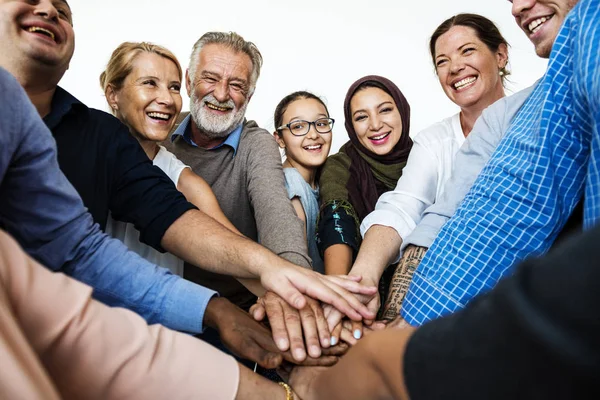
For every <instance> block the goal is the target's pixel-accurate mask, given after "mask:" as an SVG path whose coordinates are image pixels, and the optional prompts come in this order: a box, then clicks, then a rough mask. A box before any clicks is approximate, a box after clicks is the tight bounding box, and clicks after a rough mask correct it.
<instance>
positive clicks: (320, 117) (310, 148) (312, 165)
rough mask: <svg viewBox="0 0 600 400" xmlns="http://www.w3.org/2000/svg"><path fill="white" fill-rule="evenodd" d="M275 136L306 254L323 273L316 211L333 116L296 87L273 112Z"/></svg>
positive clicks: (317, 98)
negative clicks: (301, 223) (303, 230)
mask: <svg viewBox="0 0 600 400" xmlns="http://www.w3.org/2000/svg"><path fill="white" fill-rule="evenodd" d="M273 119H274V121H275V127H276V130H275V133H274V136H275V139H276V140H277V143H278V144H279V147H281V148H282V149H284V150H285V155H286V159H285V161H284V163H283V168H284V169H283V171H284V173H285V185H286V188H287V191H288V196H289V198H290V200H291V201H292V205H293V206H294V209H295V210H296V213H297V214H298V217H299V218H300V219H301V220H303V221H304V224H305V226H306V239H307V244H308V254H309V255H310V257H311V259H312V262H313V268H314V270H315V271H318V272H321V273H324V267H323V260H322V258H321V256H320V255H319V250H318V248H317V242H316V237H315V235H316V220H317V215H318V213H319V186H318V184H317V181H318V175H319V171H320V169H321V166H322V165H323V164H324V163H325V160H326V159H327V156H328V155H329V149H330V147H331V136H332V133H331V130H332V129H333V123H334V120H333V119H332V118H330V117H329V111H328V110H327V106H326V105H325V103H324V102H323V101H322V100H321V99H320V98H319V97H318V96H315V95H314V94H312V93H309V92H305V91H299V92H294V93H292V94H289V95H287V96H286V97H284V98H283V99H282V100H281V101H280V102H279V104H278V105H277V108H276V109H275V115H274V118H273Z"/></svg>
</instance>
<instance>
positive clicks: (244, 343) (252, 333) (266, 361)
mask: <svg viewBox="0 0 600 400" xmlns="http://www.w3.org/2000/svg"><path fill="white" fill-rule="evenodd" d="M205 323H206V325H208V326H210V327H212V328H214V329H216V330H217V331H218V332H219V336H220V338H221V341H222V342H223V344H224V345H225V346H226V347H227V348H228V349H229V350H231V352H233V353H234V354H235V355H237V356H239V357H242V358H245V359H248V360H251V361H254V362H257V363H258V364H259V365H260V366H262V367H263V368H268V369H272V368H277V367H278V366H280V365H281V363H282V362H283V361H288V362H292V363H294V364H301V365H306V366H315V365H317V366H318V365H320V366H331V365H333V364H335V363H336V362H337V360H338V357H339V356H341V355H343V354H344V353H345V352H346V351H347V350H348V346H344V345H342V346H335V347H331V348H329V349H325V350H324V351H323V352H320V353H319V355H318V356H316V357H312V356H311V357H306V356H305V357H304V358H303V359H302V360H298V359H296V358H295V357H294V356H292V352H291V351H287V349H284V350H283V351H281V350H280V349H279V348H278V347H277V346H276V345H275V342H274V341H273V338H272V336H271V332H270V331H269V330H268V329H267V328H266V327H265V326H263V325H262V324H260V323H258V322H256V321H255V320H254V319H252V318H251V317H250V315H248V314H247V313H246V312H244V311H243V310H242V309H240V308H239V307H237V306H235V305H234V304H232V303H231V302H229V301H228V300H227V299H224V298H220V297H217V298H213V299H211V301H210V302H209V304H208V307H207V308H206V314H205Z"/></svg>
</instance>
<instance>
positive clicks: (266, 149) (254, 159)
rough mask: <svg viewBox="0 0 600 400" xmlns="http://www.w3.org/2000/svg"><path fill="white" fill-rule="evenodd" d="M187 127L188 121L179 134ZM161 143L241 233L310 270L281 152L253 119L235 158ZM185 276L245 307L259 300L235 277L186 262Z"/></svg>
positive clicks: (221, 151)
mask: <svg viewBox="0 0 600 400" xmlns="http://www.w3.org/2000/svg"><path fill="white" fill-rule="evenodd" d="M189 123H191V119H190V118H189V117H187V118H186V119H185V120H184V121H183V122H182V124H181V126H180V127H179V128H178V132H180V131H182V130H184V129H186V128H187V127H188V125H189ZM163 145H164V146H165V147H166V148H167V149H168V150H169V151H170V152H172V153H173V154H175V155H176V156H177V158H179V159H180V160H181V161H183V162H184V163H185V164H187V165H189V166H190V167H191V168H192V170H193V171H194V172H195V173H196V174H198V175H200V176H201V177H202V178H204V179H205V180H206V181H207V182H208V184H209V185H210V186H211V187H212V190H213V191H214V193H215V196H216V197H217V200H218V201H219V205H220V206H221V209H222V210H223V212H224V213H225V215H226V216H227V218H229V220H230V221H231V222H232V223H233V225H234V226H235V227H236V228H237V229H239V231H240V232H241V233H242V234H244V235H245V236H247V237H248V238H250V239H252V240H255V241H257V242H259V243H260V244H262V245H263V246H265V247H267V248H268V249H270V250H271V251H273V252H274V253H276V254H278V255H279V256H281V257H283V258H285V259H287V260H289V261H291V262H293V263H294V264H298V265H300V266H303V267H306V268H311V261H310V257H309V256H308V250H307V246H306V241H305V240H304V226H303V224H302V221H301V220H300V219H299V218H298V217H297V216H296V212H295V211H294V208H293V207H292V204H291V202H290V200H289V199H288V196H287V192H286V189H285V183H284V175H283V168H282V166H281V156H280V154H279V148H278V147H277V143H276V142H275V140H274V138H273V136H272V135H271V134H270V133H269V132H267V131H266V130H264V129H262V128H259V127H258V125H257V124H256V122H254V121H245V122H244V127H243V130H242V133H241V136H240V142H239V146H238V148H237V152H235V154H234V150H233V148H231V147H229V146H221V147H219V148H216V149H212V150H206V149H203V148H200V147H194V146H191V145H189V144H188V143H187V142H186V141H185V140H184V138H182V137H181V136H177V137H175V139H174V140H173V142H171V140H167V141H165V143H163ZM184 277H185V278H186V279H190V280H192V281H193V282H196V283H200V284H202V285H204V286H206V287H209V288H212V289H213V290H216V291H218V292H219V293H220V294H221V295H222V296H224V297H227V298H228V299H229V300H231V301H232V302H233V303H235V304H237V305H238V306H240V307H242V308H246V309H247V308H248V307H249V306H250V305H251V303H252V302H253V301H254V299H255V297H254V296H253V295H252V294H251V293H250V292H249V291H248V290H247V289H246V288H245V287H244V286H242V285H241V284H240V283H239V282H238V281H237V280H235V279H234V278H232V277H229V276H225V275H219V274H214V273H210V272H208V271H203V270H200V269H199V268H197V267H195V266H192V265H188V264H187V263H186V265H185V267H184Z"/></svg>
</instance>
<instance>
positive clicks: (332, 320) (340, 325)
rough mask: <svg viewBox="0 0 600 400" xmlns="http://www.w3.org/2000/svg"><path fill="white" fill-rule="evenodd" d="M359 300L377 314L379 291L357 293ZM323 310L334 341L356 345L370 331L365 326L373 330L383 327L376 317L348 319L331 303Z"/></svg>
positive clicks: (372, 312) (365, 282) (373, 313)
mask: <svg viewBox="0 0 600 400" xmlns="http://www.w3.org/2000/svg"><path fill="white" fill-rule="evenodd" d="M362 283H363V284H367V285H369V284H370V285H372V286H377V285H376V284H374V283H373V282H371V281H366V280H365V281H363V282H362ZM355 297H356V298H357V300H358V301H360V302H361V303H362V304H364V305H365V306H366V307H367V309H368V310H369V312H370V313H371V314H372V315H376V314H377V311H378V310H379V306H380V305H381V302H380V296H379V292H377V291H376V292H375V293H373V294H371V295H367V294H355ZM323 312H324V314H325V318H327V326H328V328H329V330H330V332H331V337H332V343H338V342H339V341H340V340H342V341H344V342H346V343H348V344H350V345H354V344H356V341H357V340H358V339H360V338H361V337H363V335H364V334H365V333H366V332H368V330H365V326H364V325H367V327H369V328H371V330H373V329H374V330H379V329H383V324H382V323H379V322H374V318H370V319H365V320H364V321H357V320H346V321H343V319H344V317H345V316H344V314H343V313H342V312H340V310H338V309H336V308H335V307H332V306H330V305H325V306H323Z"/></svg>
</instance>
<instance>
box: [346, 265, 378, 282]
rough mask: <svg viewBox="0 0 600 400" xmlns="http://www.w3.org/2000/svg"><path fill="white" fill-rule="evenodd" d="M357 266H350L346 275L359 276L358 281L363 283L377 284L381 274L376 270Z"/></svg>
mask: <svg viewBox="0 0 600 400" xmlns="http://www.w3.org/2000/svg"><path fill="white" fill-rule="evenodd" d="M355 265H356V264H355ZM357 267H358V268H352V270H351V271H350V272H349V273H348V275H351V276H360V277H361V278H362V279H361V281H360V283H362V284H363V285H367V286H369V285H370V286H377V284H378V283H379V279H380V278H381V274H379V275H378V274H377V272H374V271H372V270H368V269H366V268H361V267H360V266H357Z"/></svg>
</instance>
